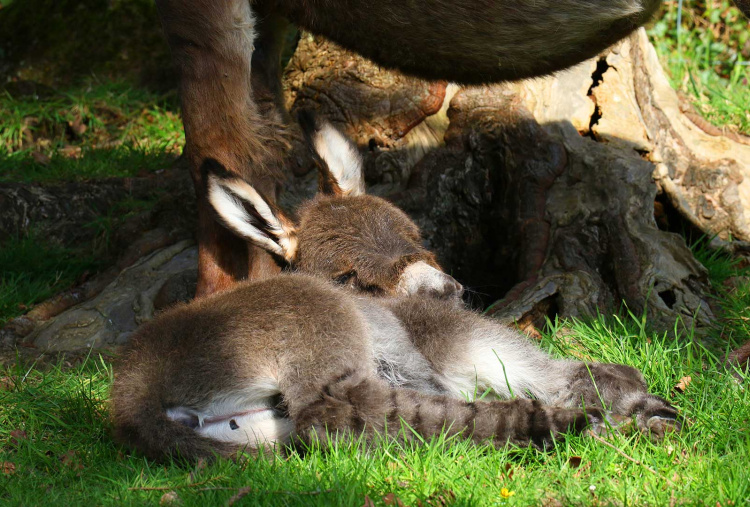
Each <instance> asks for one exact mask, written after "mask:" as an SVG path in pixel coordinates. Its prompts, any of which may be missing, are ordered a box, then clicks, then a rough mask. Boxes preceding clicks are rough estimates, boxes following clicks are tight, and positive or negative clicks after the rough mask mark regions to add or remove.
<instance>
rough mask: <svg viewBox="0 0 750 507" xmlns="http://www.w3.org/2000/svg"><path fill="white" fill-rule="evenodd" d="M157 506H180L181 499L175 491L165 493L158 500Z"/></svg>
mask: <svg viewBox="0 0 750 507" xmlns="http://www.w3.org/2000/svg"><path fill="white" fill-rule="evenodd" d="M159 505H182V499H181V498H180V495H178V494H177V491H167V492H166V493H164V494H163V495H162V496H161V498H160V499H159Z"/></svg>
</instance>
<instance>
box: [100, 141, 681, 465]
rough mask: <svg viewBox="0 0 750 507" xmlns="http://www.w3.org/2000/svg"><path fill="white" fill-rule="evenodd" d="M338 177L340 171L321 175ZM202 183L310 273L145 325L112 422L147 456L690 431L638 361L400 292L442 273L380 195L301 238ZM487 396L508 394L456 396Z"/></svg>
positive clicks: (333, 204) (339, 204)
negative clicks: (611, 427) (572, 351)
mask: <svg viewBox="0 0 750 507" xmlns="http://www.w3.org/2000/svg"><path fill="white" fill-rule="evenodd" d="M339 145H340V143H339ZM340 146H341V145H340ZM344 148H346V147H345V146H344ZM344 151H346V152H347V153H352V152H350V151H348V150H346V149H345V150H344ZM333 174H347V172H346V171H340V172H338V173H336V172H335V171H328V170H326V168H324V174H323V177H325V178H330V177H332V175H333ZM350 176H351V174H350ZM353 176H354V177H356V175H353ZM208 181H209V186H210V188H211V193H210V194H209V195H210V199H211V202H212V203H213V204H214V205H215V206H216V212H217V213H218V215H219V216H220V217H221V219H222V220H224V221H225V223H226V224H227V225H228V226H229V227H232V228H233V229H235V230H236V231H238V233H239V234H244V235H245V237H247V238H248V239H249V240H250V241H254V242H256V244H258V245H265V246H266V248H269V249H270V250H271V251H274V252H275V253H278V252H281V253H282V254H283V257H284V258H287V259H291V260H292V265H293V266H294V267H295V268H296V269H297V270H298V271H299V272H298V273H294V274H283V275H280V276H277V277H274V278H271V279H268V280H263V281H256V282H245V283H243V284H239V285H237V286H236V287H235V288H234V289H232V290H229V291H225V292H223V293H220V294H215V295H212V296H209V297H206V298H203V299H201V300H197V301H196V302H194V303H191V304H189V305H182V306H179V307H177V308H175V309H173V310H171V311H168V312H166V313H164V314H162V315H160V316H158V317H157V318H155V319H154V320H153V321H151V322H149V323H148V324H146V325H145V326H143V327H142V328H141V329H139V330H138V332H137V333H136V334H135V336H134V337H133V339H132V342H131V345H130V348H129V350H128V351H127V352H126V354H125V355H124V356H123V359H122V363H121V364H120V365H119V366H118V367H117V369H116V373H115V382H114V386H113V390H112V414H113V418H114V425H115V429H116V434H117V436H118V437H119V439H121V440H122V441H124V442H126V443H128V444H129V445H132V446H134V447H136V448H138V449H140V450H141V451H142V452H144V453H145V454H146V455H147V456H150V457H152V458H161V457H165V456H175V455H179V456H182V457H185V458H190V459H195V458H199V457H204V458H205V457H211V456H213V455H214V454H218V455H222V456H231V455H234V454H235V453H237V452H238V451H240V450H242V449H248V450H250V451H254V450H255V449H256V448H257V446H259V445H262V444H263V443H264V442H268V443H271V442H281V443H295V442H301V443H309V442H311V441H312V440H322V441H323V442H324V443H326V442H328V441H329V439H337V438H340V437H343V436H350V435H358V434H363V433H364V434H366V435H368V436H370V435H373V434H375V433H388V434H390V435H392V436H400V437H404V438H412V435H413V434H412V433H411V432H410V431H408V430H407V431H406V432H403V433H401V430H402V426H401V422H402V421H403V422H405V423H406V424H408V425H409V426H410V427H411V428H412V429H413V430H414V432H416V434H418V435H421V436H423V437H430V436H432V435H436V434H438V433H440V432H441V431H444V430H445V431H448V432H449V433H451V434H458V433H460V434H462V435H464V436H465V437H469V438H472V439H474V440H475V441H489V442H492V443H494V444H497V445H503V444H505V443H506V442H513V443H516V444H521V445H527V444H529V443H531V444H535V445H538V446H541V447H544V446H546V445H548V444H550V443H551V442H552V439H553V438H554V437H557V436H560V434H561V433H564V432H565V431H574V432H581V431H583V430H584V429H585V428H587V427H594V428H595V429H601V428H603V427H604V426H605V412H606V411H611V413H612V414H613V416H614V419H613V420H617V417H634V418H635V422H636V424H637V427H638V428H640V429H641V430H642V431H644V432H650V433H651V434H652V435H656V436H660V435H661V434H663V431H665V429H668V428H670V427H679V423H678V422H677V421H676V418H677V413H676V411H675V410H674V409H673V408H672V407H671V406H670V405H669V403H668V402H666V401H665V400H663V399H661V398H658V397H655V396H652V395H650V394H648V392H647V390H646V385H645V382H644V381H643V377H642V375H641V374H640V372H638V371H637V370H635V369H634V368H630V367H628V366H624V365H605V364H584V363H580V362H572V361H565V360H555V359H553V358H550V357H549V356H547V355H546V354H545V353H543V352H542V351H541V350H539V349H538V348H537V347H536V346H535V345H534V344H532V343H530V342H528V341H527V340H526V339H525V338H524V337H522V336H519V335H518V334H517V333H516V332H515V331H513V330H511V329H508V328H506V327H503V326H502V325H500V324H498V323H497V322H494V321H492V320H491V319H487V318H484V317H482V316H480V315H478V314H476V313H474V312H472V311H469V310H466V309H464V308H461V307H460V306H458V305H457V304H456V300H455V298H452V297H451V298H431V297H425V293H432V292H428V291H422V290H420V289H421V287H420V285H419V284H412V285H410V287H411V290H412V292H411V293H404V292H403V291H399V290H397V288H398V287H399V279H400V278H401V277H403V276H406V273H407V272H408V271H409V269H411V267H413V266H415V265H416V264H415V263H414V261H417V264H419V265H421V266H423V267H424V266H427V269H426V271H424V273H426V275H425V276H426V277H427V279H426V280H425V281H424V284H425V285H426V286H430V285H429V284H430V283H432V281H433V280H435V279H436V278H435V276H436V275H435V273H436V270H434V269H433V268H432V267H429V265H427V264H423V263H424V262H425V260H427V261H430V262H433V266H434V261H432V257H431V256H430V255H429V252H425V251H424V250H423V249H422V247H421V246H420V243H419V237H420V236H419V230H418V229H417V227H416V225H415V224H413V223H412V222H411V221H410V220H409V219H408V217H407V216H406V215H405V214H403V213H402V212H401V211H400V210H398V209H397V208H395V207H394V206H392V205H391V204H388V203H387V202H385V201H383V200H382V199H378V198H375V197H368V196H365V195H353V196H349V197H342V196H318V197H317V198H316V199H314V200H313V201H311V202H310V203H308V204H307V205H306V206H304V207H303V209H302V212H301V220H300V225H299V226H298V228H294V227H293V226H292V225H290V223H287V224H286V225H284V222H282V221H279V220H278V216H277V215H278V214H279V213H280V211H279V210H275V209H273V208H269V207H267V203H266V201H265V200H264V199H263V198H262V197H261V196H259V195H258V194H257V193H255V191H254V190H253V189H252V188H251V187H248V186H247V185H246V184H245V183H243V182H240V181H237V180H236V179H234V178H233V177H231V176H227V175H226V174H213V173H212V174H210V175H209V176H208ZM336 183H337V184H336V185H335V187H339V188H346V187H351V185H348V184H347V182H345V181H342V180H338V181H337V182H336ZM237 217H240V218H239V219H238V218H237ZM291 239H294V240H295V241H296V242H295V241H291ZM342 272H344V273H345V274H349V275H350V276H348V277H346V278H344V279H342V278H341V277H340V273H342ZM352 273H353V274H352ZM438 275H439V276H438V278H437V280H442V278H441V277H447V275H445V274H440V273H438ZM448 278H449V277H448ZM333 281H338V282H339V283H338V285H334V284H333V283H332V282H333ZM373 294H377V295H378V296H380V297H375V296H373ZM435 295H437V296H445V293H440V292H438V293H435ZM451 295H455V293H451ZM485 389H491V390H492V391H493V392H494V393H495V394H496V396H497V398H500V399H497V400H495V401H482V402H479V401H477V402H466V401H464V400H463V399H462V395H461V393H462V392H463V393H465V394H470V393H472V392H474V391H478V392H483V391H484V390H485ZM503 398H505V399H504V400H503ZM508 398H512V399H508ZM584 407H585V409H584ZM256 416H257V418H256ZM259 435H260V438H259V437H258V436H259Z"/></svg>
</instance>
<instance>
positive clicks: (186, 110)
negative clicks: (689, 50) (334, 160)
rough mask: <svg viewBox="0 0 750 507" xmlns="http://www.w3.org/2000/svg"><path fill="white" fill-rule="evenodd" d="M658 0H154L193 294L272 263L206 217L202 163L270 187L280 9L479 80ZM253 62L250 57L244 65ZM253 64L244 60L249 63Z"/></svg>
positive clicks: (542, 59)
mask: <svg viewBox="0 0 750 507" xmlns="http://www.w3.org/2000/svg"><path fill="white" fill-rule="evenodd" d="M658 5H659V2H658V0H557V1H554V2H553V1H551V0H419V1H403V0H382V1H378V2H375V3H373V2H367V1H364V0H348V1H346V2H343V1H341V0H283V1H282V0H253V1H251V2H248V0H218V1H214V0H157V6H158V9H159V14H160V18H161V21H162V25H163V27H164V31H165V34H166V35H167V40H168V42H169V45H170V47H171V49H172V53H173V57H174V61H175V63H176V67H177V69H178V71H179V73H180V89H181V99H182V113H183V121H184V123H185V138H186V146H185V160H186V162H187V165H188V166H189V167H190V170H191V173H192V175H193V181H194V184H195V189H196V194H197V196H198V215H199V221H198V233H197V239H198V245H199V263H198V268H199V279H198V289H197V296H199V297H200V296H204V295H208V294H211V293H213V292H216V291H219V290H225V289H227V288H229V287H231V285H232V284H233V283H236V282H237V281H239V280H242V279H245V278H250V279H262V278H265V277H267V276H270V275H272V274H274V273H275V272H276V271H277V270H276V269H275V267H274V265H273V262H272V261H271V258H270V257H269V256H268V255H266V254H265V253H262V252H259V251H257V250H255V249H254V248H252V247H251V249H250V250H249V251H248V250H247V249H245V248H243V247H242V245H240V244H239V243H238V242H237V241H236V240H234V239H233V238H232V235H231V234H229V233H228V231H226V230H225V229H223V228H222V227H221V226H220V225H218V224H217V223H216V222H215V221H213V220H212V218H211V216H210V215H211V213H210V208H209V206H208V205H207V204H206V201H205V196H206V188H205V186H204V185H203V182H202V180H201V178H200V168H201V167H202V166H203V164H204V162H205V161H206V160H207V159H214V160H217V161H218V162H219V163H221V164H222V165H223V166H224V167H226V168H227V170H229V171H230V172H232V173H234V174H236V175H239V176H242V177H244V178H245V179H247V180H248V181H250V182H251V183H252V184H253V185H254V186H255V187H257V188H260V189H262V190H263V192H264V193H265V195H267V196H268V197H269V198H271V199H273V198H274V195H275V186H276V182H277V181H278V178H279V176H280V175H279V174H278V172H277V167H279V164H278V162H279V161H280V160H281V159H282V157H283V156H284V153H285V148H286V146H287V143H286V141H285V129H284V126H283V125H284V116H285V113H283V112H281V110H280V109H281V104H282V102H283V101H282V99H281V85H280V73H281V68H280V56H281V51H282V49H283V37H281V36H280V34H281V30H282V29H283V27H284V26H285V22H284V20H283V19H282V16H285V17H286V18H288V19H289V20H291V21H292V22H294V23H297V24H298V25H300V26H302V27H304V28H306V29H308V30H311V31H313V32H315V33H319V34H322V35H325V36H327V37H329V38H331V39H333V40H335V41H337V42H339V43H340V44H342V45H344V46H345V47H347V48H349V49H352V50H354V51H357V52H359V53H362V54H363V55H365V56H368V57H370V58H372V59H373V60H375V61H377V62H378V63H380V64H381V65H384V66H387V67H392V68H398V69H401V70H403V71H405V72H409V73H412V74H416V75H419V76H422V77H426V78H429V79H447V80H453V81H459V82H465V83H489V82H497V81H503V80H508V79H519V78H523V77H528V76H534V75H540V74H547V73H550V72H553V71H555V70H558V69H561V68H564V67H566V66H569V65H573V64H575V63H577V62H579V61H582V60H584V59H586V58H589V57H591V56H593V55H595V54H597V53H598V52H599V51H601V50H602V49H604V48H605V47H606V46H608V45H609V44H611V43H613V42H614V41H616V40H617V39H619V38H621V37H624V36H625V35H627V34H628V33H629V32H631V31H632V30H633V29H635V28H636V27H637V26H639V25H640V24H642V23H644V22H645V21H646V20H647V19H648V18H649V16H650V15H651V13H653V12H654V10H655V9H656V8H657V6H658ZM251 67H252V69H251ZM251 70H252V71H251Z"/></svg>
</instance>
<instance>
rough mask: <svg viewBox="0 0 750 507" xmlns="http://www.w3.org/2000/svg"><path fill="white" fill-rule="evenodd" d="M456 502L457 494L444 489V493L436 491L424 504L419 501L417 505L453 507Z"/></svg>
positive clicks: (422, 506)
mask: <svg viewBox="0 0 750 507" xmlns="http://www.w3.org/2000/svg"><path fill="white" fill-rule="evenodd" d="M455 501H456V494H455V493H454V492H453V490H450V489H444V490H442V491H435V492H434V493H433V494H431V495H430V496H428V497H427V498H426V499H425V501H424V502H422V501H420V500H418V501H417V505H418V506H419V507H427V506H429V507H448V506H449V505H453V503H455Z"/></svg>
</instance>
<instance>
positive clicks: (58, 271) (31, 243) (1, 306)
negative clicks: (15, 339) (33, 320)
mask: <svg viewBox="0 0 750 507" xmlns="http://www.w3.org/2000/svg"><path fill="white" fill-rule="evenodd" d="M100 266H101V261H100V260H98V256H96V255H95V253H94V252H89V253H87V254H86V253H82V252H81V251H80V250H73V249H70V248H65V247H62V246H59V245H55V244H53V243H50V242H47V241H45V240H44V239H43V238H41V237H39V236H38V235H36V234H32V235H29V236H26V237H24V238H18V239H17V238H14V239H11V240H9V241H6V242H5V243H3V245H2V248H0V326H2V324H4V323H5V322H7V321H8V320H9V319H11V318H13V317H16V316H18V315H21V314H23V313H25V312H26V311H27V310H28V309H29V308H31V307H32V306H33V305H34V304H35V303H38V302H40V301H43V300H45V299H47V298H50V297H52V296H54V295H55V294H56V293H58V292H60V291H62V290H65V289H67V288H68V287H70V286H71V285H72V284H73V283H74V282H75V281H76V280H77V279H79V277H80V276H81V275H82V274H83V273H85V272H87V271H89V272H93V271H95V270H96V269H98V268H99V267H100Z"/></svg>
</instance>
